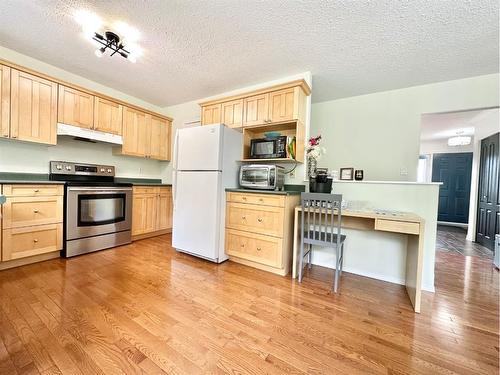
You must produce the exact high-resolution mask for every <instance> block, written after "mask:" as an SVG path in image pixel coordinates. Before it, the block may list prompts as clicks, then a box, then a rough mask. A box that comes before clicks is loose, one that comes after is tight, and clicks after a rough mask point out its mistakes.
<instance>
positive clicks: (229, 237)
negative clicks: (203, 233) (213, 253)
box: [225, 192, 300, 276]
mask: <svg viewBox="0 0 500 375" xmlns="http://www.w3.org/2000/svg"><path fill="white" fill-rule="evenodd" d="M299 198H300V195H274V194H262V193H261V194H259V193H252V192H248V193H246V192H245V193H240V192H228V193H227V194H226V236H225V237H226V238H225V250H226V253H227V254H228V255H229V258H230V259H231V260H233V261H235V262H238V263H242V264H245V265H248V266H252V267H255V268H259V269H263V270H265V271H269V272H273V273H276V274H279V275H283V276H284V275H286V274H288V272H289V271H290V267H291V261H292V259H291V255H292V243H293V210H294V208H295V206H296V205H298V203H299Z"/></svg>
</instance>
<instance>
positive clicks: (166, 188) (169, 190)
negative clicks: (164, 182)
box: [159, 186, 172, 194]
mask: <svg viewBox="0 0 500 375" xmlns="http://www.w3.org/2000/svg"><path fill="white" fill-rule="evenodd" d="M159 194H172V188H171V187H170V186H162V187H160V188H159Z"/></svg>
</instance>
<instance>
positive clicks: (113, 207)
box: [50, 162, 132, 257]
mask: <svg viewBox="0 0 500 375" xmlns="http://www.w3.org/2000/svg"><path fill="white" fill-rule="evenodd" d="M50 177H51V179H53V180H54V179H57V180H63V181H66V189H65V215H64V245H65V246H64V250H63V255H64V256H66V257H71V256H74V255H80V254H84V253H88V252H92V251H97V250H102V249H106V248H110V247H115V246H119V245H123V244H127V243H130V242H131V238H132V235H131V230H132V185H131V184H119V183H115V182H114V167H112V166H101V165H92V164H76V163H68V162H51V175H50Z"/></svg>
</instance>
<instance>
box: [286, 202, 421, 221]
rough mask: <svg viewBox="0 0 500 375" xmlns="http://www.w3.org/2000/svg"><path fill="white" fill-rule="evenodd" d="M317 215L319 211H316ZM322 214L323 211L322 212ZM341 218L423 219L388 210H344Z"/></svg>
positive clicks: (328, 211) (410, 214)
mask: <svg viewBox="0 0 500 375" xmlns="http://www.w3.org/2000/svg"><path fill="white" fill-rule="evenodd" d="M295 210H296V211H298V212H300V211H302V206H297V207H295ZM316 212H317V213H319V209H317V210H316ZM322 212H324V210H323V211H322ZM331 212H332V210H327V213H328V214H330V213H331ZM342 216H350V217H360V218H367V219H386V220H395V221H407V222H412V223H423V222H424V219H423V218H421V217H420V216H418V215H417V214H414V213H412V212H399V211H390V210H351V209H348V208H345V209H343V210H342Z"/></svg>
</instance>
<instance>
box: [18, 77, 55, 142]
mask: <svg viewBox="0 0 500 375" xmlns="http://www.w3.org/2000/svg"><path fill="white" fill-rule="evenodd" d="M10 104H11V107H10V108H11V114H10V115H11V123H10V138H13V139H19V140H21V141H29V142H38V143H48V144H56V140H57V139H56V137H57V83H55V82H51V81H48V80H46V79H43V78H40V77H37V76H34V75H31V74H28V73H25V72H21V71H19V70H16V69H12V70H11V103H10Z"/></svg>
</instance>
